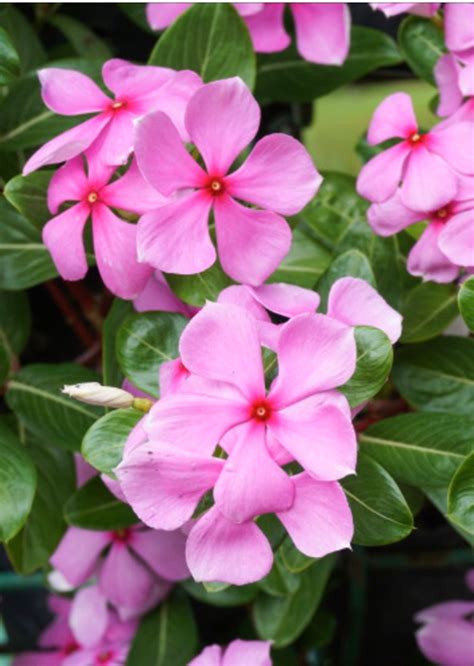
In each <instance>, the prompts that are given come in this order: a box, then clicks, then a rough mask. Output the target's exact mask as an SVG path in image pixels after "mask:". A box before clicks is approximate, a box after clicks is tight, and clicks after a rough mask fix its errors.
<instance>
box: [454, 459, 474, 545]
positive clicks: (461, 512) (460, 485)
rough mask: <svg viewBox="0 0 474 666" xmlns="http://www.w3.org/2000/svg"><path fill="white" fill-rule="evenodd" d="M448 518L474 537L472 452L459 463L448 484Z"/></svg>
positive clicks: (473, 461)
mask: <svg viewBox="0 0 474 666" xmlns="http://www.w3.org/2000/svg"><path fill="white" fill-rule="evenodd" d="M448 518H449V519H450V520H451V521H453V522H454V523H456V524H457V525H458V526H459V527H461V528H462V529H463V530H466V531H467V532H468V533H469V534H470V535H471V536H472V537H474V453H471V455H469V456H468V457H467V458H466V459H465V460H464V462H463V463H461V465H460V466H459V468H458V470H457V471H456V473H455V475H454V476H453V478H452V480H451V483H450V484H449V490H448Z"/></svg>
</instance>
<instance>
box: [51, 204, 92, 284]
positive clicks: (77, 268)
mask: <svg viewBox="0 0 474 666" xmlns="http://www.w3.org/2000/svg"><path fill="white" fill-rule="evenodd" d="M88 217H89V207H88V206H87V204H84V203H79V204H76V205H75V206H72V207H71V208H68V209H67V210H65V211H64V213H60V214H59V215H56V217H53V218H52V219H51V220H49V222H47V223H46V225H45V226H44V228H43V243H44V244H45V245H46V247H47V248H48V250H49V252H50V254H51V257H52V259H53V261H54V265H55V266H56V268H57V270H58V273H59V274H60V275H61V277H62V278H64V280H81V279H82V278H83V277H84V275H85V274H86V273H87V259H86V251H85V249H84V241H83V240H82V234H83V231H84V226H85V224H86V222H87V218H88Z"/></svg>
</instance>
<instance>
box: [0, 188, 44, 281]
mask: <svg viewBox="0 0 474 666" xmlns="http://www.w3.org/2000/svg"><path fill="white" fill-rule="evenodd" d="M56 275H57V272H56V268H55V267H54V264H53V262H52V260H51V257H50V255H49V252H48V250H47V248H46V247H45V245H43V243H42V241H41V234H40V232H39V231H38V229H36V228H35V227H34V226H33V224H31V222H29V221H28V220H26V219H25V218H24V217H22V216H21V215H19V214H18V213H17V212H16V211H15V210H14V209H13V208H12V207H11V206H10V205H9V204H8V203H7V202H6V201H5V200H1V199H0V289H12V290H17V289H27V288H28V287H34V286H35V285H36V284H40V283H41V282H45V281H46V280H49V279H51V278H53V277H55V276H56Z"/></svg>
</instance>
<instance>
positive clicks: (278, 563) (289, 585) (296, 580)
mask: <svg viewBox="0 0 474 666" xmlns="http://www.w3.org/2000/svg"><path fill="white" fill-rule="evenodd" d="M313 562H314V560H313ZM301 581H302V578H301V576H300V575H298V574H297V573H293V572H291V571H290V570H289V569H288V568H287V566H286V565H285V562H284V560H283V557H282V555H281V554H280V548H279V549H278V551H277V552H276V554H275V558H274V560H273V566H272V569H271V571H270V573H269V574H267V575H266V576H265V578H262V580H260V581H259V582H258V586H259V587H260V588H261V589H262V590H263V591H264V592H266V593H267V594H270V595H271V596H274V597H286V596H288V595H289V594H295V592H296V590H297V589H298V588H299V586H300V584H301Z"/></svg>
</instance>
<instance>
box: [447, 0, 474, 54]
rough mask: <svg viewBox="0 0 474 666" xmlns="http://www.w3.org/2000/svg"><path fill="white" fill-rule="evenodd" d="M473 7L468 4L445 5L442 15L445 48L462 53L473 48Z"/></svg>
mask: <svg viewBox="0 0 474 666" xmlns="http://www.w3.org/2000/svg"><path fill="white" fill-rule="evenodd" d="M473 25H474V6H473V5H472V4H470V3H467V4H465V5H463V4H460V3H453V4H447V5H446V7H445V13H444V29H445V40H446V47H447V48H448V49H449V51H464V50H467V49H470V48H472V47H473V46H474V31H473V29H472V26H473Z"/></svg>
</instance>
